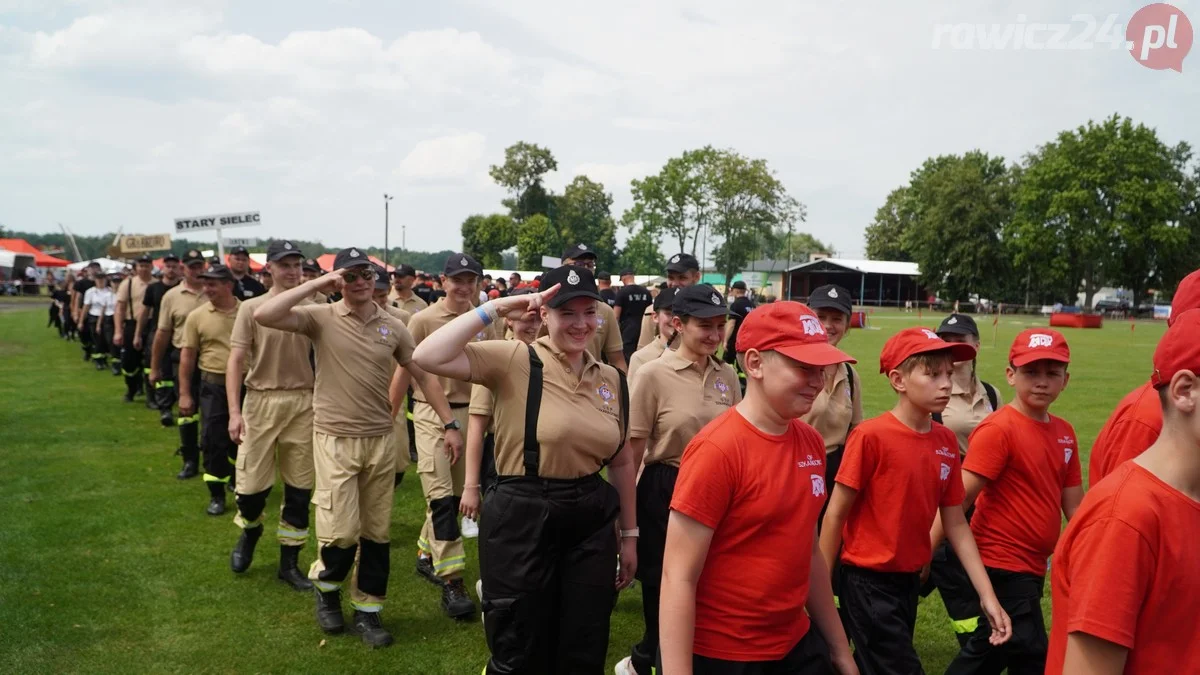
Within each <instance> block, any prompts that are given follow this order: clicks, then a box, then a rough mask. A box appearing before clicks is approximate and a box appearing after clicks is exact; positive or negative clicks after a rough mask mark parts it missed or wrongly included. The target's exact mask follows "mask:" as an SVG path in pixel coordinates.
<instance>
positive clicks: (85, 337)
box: [79, 310, 96, 360]
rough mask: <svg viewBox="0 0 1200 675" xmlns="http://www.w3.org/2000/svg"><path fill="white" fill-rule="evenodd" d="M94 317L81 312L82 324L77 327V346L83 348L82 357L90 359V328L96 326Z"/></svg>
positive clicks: (85, 311)
mask: <svg viewBox="0 0 1200 675" xmlns="http://www.w3.org/2000/svg"><path fill="white" fill-rule="evenodd" d="M95 319H96V317H94V316H92V315H91V314H88V313H87V310H84V312H83V325H82V326H80V327H79V346H80V348H82V349H83V358H84V359H86V360H90V359H91V358H92V330H93V329H94V328H95V326H96V321H95Z"/></svg>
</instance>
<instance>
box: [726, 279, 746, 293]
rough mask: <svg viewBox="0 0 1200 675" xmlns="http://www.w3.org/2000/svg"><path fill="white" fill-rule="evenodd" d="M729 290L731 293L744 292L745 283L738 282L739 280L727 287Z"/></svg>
mask: <svg viewBox="0 0 1200 675" xmlns="http://www.w3.org/2000/svg"><path fill="white" fill-rule="evenodd" d="M729 290H731V291H744V290H746V282H744V281H740V280H739V281H735V282H733V285H731V286H730V287H729Z"/></svg>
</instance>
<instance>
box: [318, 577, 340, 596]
mask: <svg viewBox="0 0 1200 675" xmlns="http://www.w3.org/2000/svg"><path fill="white" fill-rule="evenodd" d="M313 586H316V587H317V588H318V589H320V591H321V592H322V593H328V592H330V591H337V590H341V588H342V585H341V584H331V583H329V582H328V581H321V580H320V579H317V580H316V581H314V582H313Z"/></svg>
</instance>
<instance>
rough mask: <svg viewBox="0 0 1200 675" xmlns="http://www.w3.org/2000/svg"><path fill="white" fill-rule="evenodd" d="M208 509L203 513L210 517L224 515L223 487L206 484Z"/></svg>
mask: <svg viewBox="0 0 1200 675" xmlns="http://www.w3.org/2000/svg"><path fill="white" fill-rule="evenodd" d="M208 494H209V496H210V499H209V501H208V508H207V509H204V512H205V513H207V514H208V515H210V516H219V515H221V514H223V513H225V485H224V484H222V483H217V482H210V483H208Z"/></svg>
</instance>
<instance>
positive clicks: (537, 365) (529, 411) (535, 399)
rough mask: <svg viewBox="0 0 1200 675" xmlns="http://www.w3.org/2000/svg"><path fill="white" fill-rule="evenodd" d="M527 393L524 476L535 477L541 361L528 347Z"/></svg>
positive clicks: (537, 455) (531, 348)
mask: <svg viewBox="0 0 1200 675" xmlns="http://www.w3.org/2000/svg"><path fill="white" fill-rule="evenodd" d="M528 349H529V391H528V393H527V394H526V395H525V452H524V457H525V475H526V476H537V475H538V465H539V464H540V462H541V457H542V449H541V446H539V445H538V438H537V431H538V414H539V413H540V412H541V408H542V360H541V359H540V358H538V355H537V352H536V351H534V349H533V346H532V345H529V346H528Z"/></svg>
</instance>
